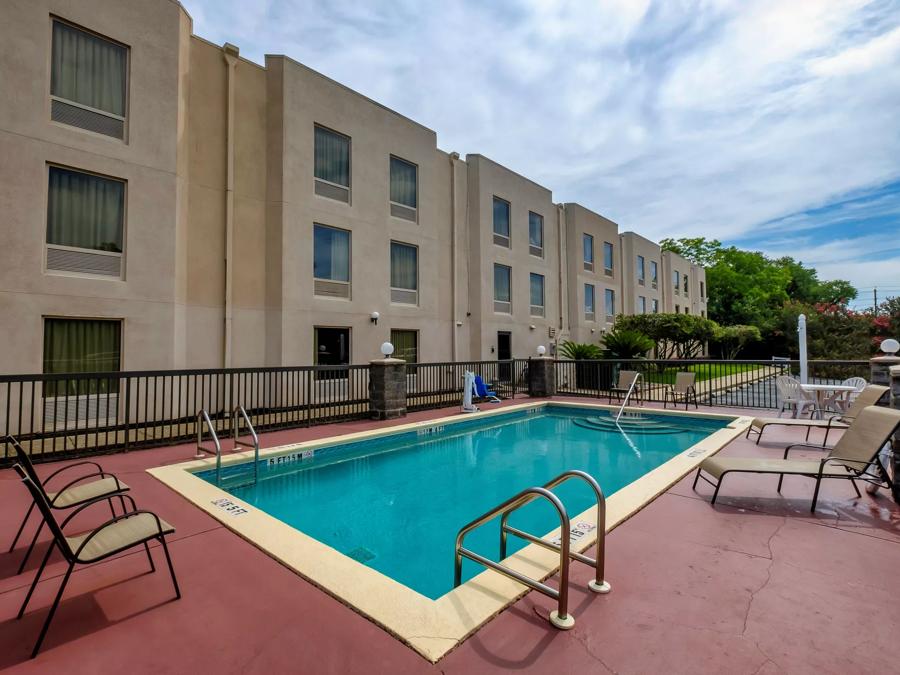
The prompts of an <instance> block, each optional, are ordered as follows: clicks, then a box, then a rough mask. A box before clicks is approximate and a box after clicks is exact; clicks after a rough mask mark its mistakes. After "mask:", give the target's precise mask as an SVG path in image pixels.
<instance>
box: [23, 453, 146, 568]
mask: <svg viewBox="0 0 900 675" xmlns="http://www.w3.org/2000/svg"><path fill="white" fill-rule="evenodd" d="M6 441H7V442H8V443H10V444H11V445H12V446H13V448H14V449H15V451H16V461H17V462H18V463H19V465H20V466H21V467H22V469H23V470H24V471H25V474H26V475H27V476H28V477H29V478H30V479H31V480H32V482H33V483H34V484H35V485H36V486H37V487H38V489H39V490H40V491H41V493H42V494H43V495H44V498H45V499H46V500H47V503H48V504H49V505H50V508H51V509H71V508H75V507H76V506H81V505H82V504H86V503H88V502H90V501H93V500H95V499H97V498H98V497H107V496H109V495H115V494H119V493H122V492H127V491H128V490H129V487H128V486H127V485H125V483H123V482H122V481H120V480H119V479H118V478H116V477H115V476H114V475H113V474H111V473H107V472H105V471H104V470H103V467H101V466H100V465H99V464H97V462H90V461H84V462H75V463H74V464H69V465H67V466H64V467H62V468H61V469H57V470H56V471H54V472H53V473H51V474H50V475H49V476H47V477H46V478H45V479H44V480H41V479H40V478H39V477H38V475H37V471H35V469H34V464H32V463H31V457H29V455H28V453H27V452H25V449H24V448H23V447H22V446H21V445H20V444H19V442H18V441H17V440H16V439H15V438H14V437H13V436H7V437H6ZM84 466H91V467H94V470H92V471H90V473H85V474H82V475H80V476H78V477H77V478H73V479H72V480H70V481H69V482H68V483H66V484H65V485H63V486H62V488H60V489H59V490H56V491H54V492H49V491H48V490H47V483H49V482H50V481H51V480H53V478H55V477H56V476H58V475H59V474H61V473H63V472H65V471H68V470H69V469H75V468H78V467H84ZM34 506H35V503H34V502H32V503H31V506H29V507H28V511H27V512H26V513H25V518H24V519H23V520H22V524H21V525H19V531H18V532H16V537H15V539H13V542H12V544H11V545H10V547H9V552H10V553H12V552H13V550H14V549H15V548H16V543H17V542H18V541H19V537H20V536H22V532H23V531H24V530H25V524H26V523H27V522H28V518H29V517H30V516H31V512H32V511H33V510H34ZM110 508H112V506H110ZM112 515H113V516H115V515H116V514H115V511H113V514H112ZM43 528H44V523H43V522H41V524H40V525H38V528H37V530H35V533H34V537H33V538H32V539H31V545H30V546H29V547H28V550H27V551H26V552H25V557H24V558H22V564H21V565H20V566H19V572H18V573H19V574H21V573H22V571H23V570H24V569H25V563H26V562H28V558H29V557H30V556H31V552H32V551H33V550H34V544H35V542H37V539H38V535H40V533H41V530H42V529H43Z"/></svg>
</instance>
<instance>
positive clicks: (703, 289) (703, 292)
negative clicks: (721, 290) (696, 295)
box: [700, 281, 706, 300]
mask: <svg viewBox="0 0 900 675" xmlns="http://www.w3.org/2000/svg"><path fill="white" fill-rule="evenodd" d="M705 297H706V284H705V283H704V282H702V281H701V282H700V299H701V300H703V299H704V298H705Z"/></svg>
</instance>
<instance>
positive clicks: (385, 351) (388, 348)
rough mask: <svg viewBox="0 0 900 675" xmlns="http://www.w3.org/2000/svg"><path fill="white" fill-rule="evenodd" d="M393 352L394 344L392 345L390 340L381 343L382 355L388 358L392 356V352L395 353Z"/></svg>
mask: <svg viewBox="0 0 900 675" xmlns="http://www.w3.org/2000/svg"><path fill="white" fill-rule="evenodd" d="M393 353H394V345H392V344H391V343H390V342H383V343H382V344H381V355H382V356H384V358H386V359H389V358H391V354H393Z"/></svg>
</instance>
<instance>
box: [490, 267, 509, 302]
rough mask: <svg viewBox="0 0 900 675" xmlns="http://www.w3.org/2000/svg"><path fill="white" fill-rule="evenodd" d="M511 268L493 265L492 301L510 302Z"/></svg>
mask: <svg viewBox="0 0 900 675" xmlns="http://www.w3.org/2000/svg"><path fill="white" fill-rule="evenodd" d="M511 280H512V268H511V267H507V266H506V265H497V264H495V265H494V300H495V301H497V302H512V284H511Z"/></svg>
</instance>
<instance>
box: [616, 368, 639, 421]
mask: <svg viewBox="0 0 900 675" xmlns="http://www.w3.org/2000/svg"><path fill="white" fill-rule="evenodd" d="M640 378H641V374H640V373H635V374H634V379H633V380H632V381H631V386H630V387H628V393H626V394H625V398H624V399H623V400H622V405H620V406H619V412H617V413H616V422H618V421H619V418H620V417H621V416H622V413H623V412H624V411H625V406H626V405H628V399H630V398H631V394H632V392H634V388H635V387H636V386H637V382H638V380H639V379H640Z"/></svg>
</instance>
